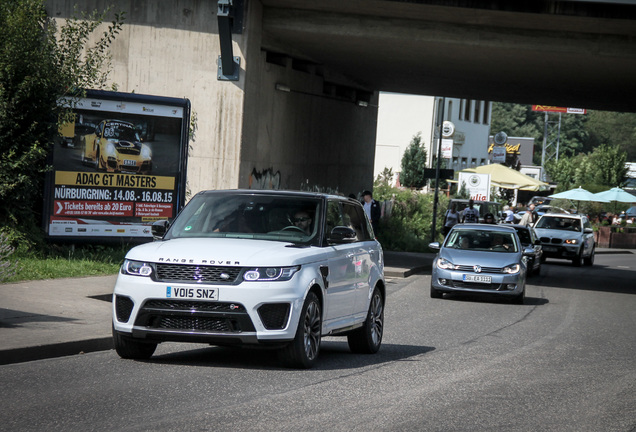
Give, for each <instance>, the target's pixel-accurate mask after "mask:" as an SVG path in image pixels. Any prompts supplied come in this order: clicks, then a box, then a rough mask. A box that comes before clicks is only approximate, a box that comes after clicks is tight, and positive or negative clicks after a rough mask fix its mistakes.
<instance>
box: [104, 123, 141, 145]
mask: <svg viewBox="0 0 636 432" xmlns="http://www.w3.org/2000/svg"><path fill="white" fill-rule="evenodd" d="M104 137H106V138H109V139H117V140H120V141H139V136H137V133H136V132H135V129H134V128H133V127H132V125H130V124H128V123H119V122H110V123H107V124H106V127H105V128H104Z"/></svg>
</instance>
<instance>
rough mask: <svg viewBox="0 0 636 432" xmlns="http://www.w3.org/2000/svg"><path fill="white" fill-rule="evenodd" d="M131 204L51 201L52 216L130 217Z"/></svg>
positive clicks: (131, 212) (131, 213) (131, 211)
mask: <svg viewBox="0 0 636 432" xmlns="http://www.w3.org/2000/svg"><path fill="white" fill-rule="evenodd" d="M133 204H134V203H132V202H112V201H59V200H55V201H53V207H54V209H53V214H54V216H99V217H104V216H132V215H133Z"/></svg>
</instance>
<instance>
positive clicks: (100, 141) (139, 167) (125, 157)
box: [82, 120, 152, 174]
mask: <svg viewBox="0 0 636 432" xmlns="http://www.w3.org/2000/svg"><path fill="white" fill-rule="evenodd" d="M82 141H83V142H82V144H83V145H82V148H83V151H82V162H84V163H85V164H88V165H94V166H95V168H96V169H97V170H99V171H107V172H124V173H137V174H150V172H151V171H152V151H151V150H150V147H148V146H147V145H146V144H143V143H142V142H141V138H139V135H138V134H137V132H136V131H135V126H134V125H133V124H132V123H128V122H125V121H120V120H102V121H101V122H100V123H99V124H98V125H97V127H96V128H95V132H94V133H92V134H89V135H85V136H84V137H83V139H82Z"/></svg>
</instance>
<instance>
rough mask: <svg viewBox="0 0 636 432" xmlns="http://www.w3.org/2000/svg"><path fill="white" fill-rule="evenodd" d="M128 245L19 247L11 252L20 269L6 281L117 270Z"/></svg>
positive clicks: (109, 272) (93, 273) (52, 277)
mask: <svg viewBox="0 0 636 432" xmlns="http://www.w3.org/2000/svg"><path fill="white" fill-rule="evenodd" d="M128 249H129V245H127V244H121V245H110V246H105V245H90V244H86V245H79V246H77V247H74V246H71V245H50V247H49V248H48V249H47V250H39V251H34V250H28V249H26V248H23V247H20V248H18V250H17V252H16V253H15V255H14V256H15V257H16V259H17V260H19V263H20V265H21V266H20V268H19V269H18V271H17V272H16V273H15V274H14V275H13V276H12V277H9V278H7V279H6V282H17V281H21V280H38V279H56V278H65V277H84V276H97V275H108V274H115V273H117V271H118V269H119V267H120V266H121V263H122V262H123V259H124V256H125V255H126V252H127V251H128Z"/></svg>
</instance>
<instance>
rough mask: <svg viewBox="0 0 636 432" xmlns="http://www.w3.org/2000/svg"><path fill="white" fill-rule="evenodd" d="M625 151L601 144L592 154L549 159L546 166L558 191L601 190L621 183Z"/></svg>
mask: <svg viewBox="0 0 636 432" xmlns="http://www.w3.org/2000/svg"><path fill="white" fill-rule="evenodd" d="M626 161H627V153H626V152H625V151H623V150H621V149H619V148H616V147H610V146H608V145H601V146H600V147H598V148H596V149H595V150H594V151H593V152H592V153H590V154H588V155H586V154H579V155H577V156H573V157H561V158H559V161H558V162H557V161H556V160H551V161H548V162H547V163H546V166H545V169H546V172H547V173H548V175H549V176H550V178H551V179H552V180H553V181H554V182H556V183H557V184H558V187H557V192H561V191H565V190H569V189H572V188H575V187H579V186H581V187H583V188H584V189H587V190H589V191H590V192H600V191H603V190H607V189H609V188H612V187H615V186H620V185H621V184H623V183H624V181H625V178H626V175H627V168H626V167H625V162H626Z"/></svg>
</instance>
